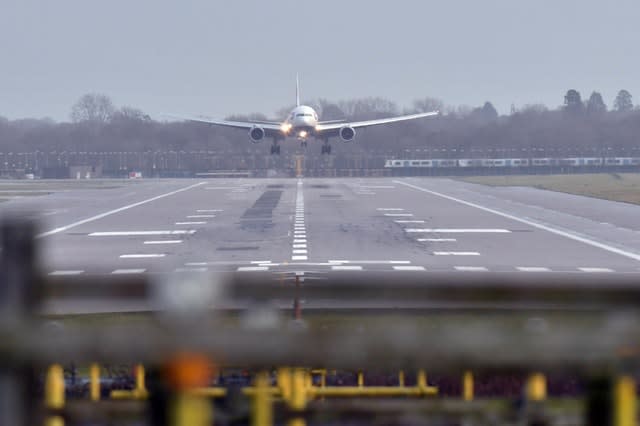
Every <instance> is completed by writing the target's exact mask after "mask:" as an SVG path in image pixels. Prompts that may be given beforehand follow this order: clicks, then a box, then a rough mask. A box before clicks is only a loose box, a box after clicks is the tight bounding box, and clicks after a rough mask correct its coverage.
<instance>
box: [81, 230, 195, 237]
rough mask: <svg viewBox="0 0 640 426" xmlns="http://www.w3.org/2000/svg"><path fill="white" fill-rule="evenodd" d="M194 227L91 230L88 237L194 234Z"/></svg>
mask: <svg viewBox="0 0 640 426" xmlns="http://www.w3.org/2000/svg"><path fill="white" fill-rule="evenodd" d="M195 233H196V231H195V229H184V230H176V231H106V232H92V233H90V234H89V236H90V237H136V236H148V235H187V234H188V235H192V234H195Z"/></svg>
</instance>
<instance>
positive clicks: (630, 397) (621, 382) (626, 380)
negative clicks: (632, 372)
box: [613, 376, 637, 426]
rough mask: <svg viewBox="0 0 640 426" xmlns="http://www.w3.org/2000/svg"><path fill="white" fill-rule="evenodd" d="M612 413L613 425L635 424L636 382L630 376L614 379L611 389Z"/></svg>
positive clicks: (625, 425) (627, 425)
mask: <svg viewBox="0 0 640 426" xmlns="http://www.w3.org/2000/svg"><path fill="white" fill-rule="evenodd" d="M613 397H614V401H613V407H614V408H613V413H614V425H615V426H635V425H636V424H637V422H636V415H637V414H636V411H637V402H636V382H635V380H634V379H633V377H631V376H620V377H618V378H616V379H615V384H614V390H613Z"/></svg>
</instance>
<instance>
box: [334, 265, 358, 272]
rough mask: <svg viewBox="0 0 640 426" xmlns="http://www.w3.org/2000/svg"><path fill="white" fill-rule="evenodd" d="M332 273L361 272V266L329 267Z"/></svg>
mask: <svg viewBox="0 0 640 426" xmlns="http://www.w3.org/2000/svg"><path fill="white" fill-rule="evenodd" d="M331 269H332V270H334V271H362V266H356V265H333V266H332V267H331Z"/></svg>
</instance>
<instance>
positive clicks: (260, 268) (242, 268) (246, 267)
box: [238, 266, 269, 272]
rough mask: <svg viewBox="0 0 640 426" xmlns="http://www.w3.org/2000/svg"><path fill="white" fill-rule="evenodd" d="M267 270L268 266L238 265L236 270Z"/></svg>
mask: <svg viewBox="0 0 640 426" xmlns="http://www.w3.org/2000/svg"><path fill="white" fill-rule="evenodd" d="M268 270H269V267H268V266H240V267H239V268H238V272H261V271H262V272H264V271H268Z"/></svg>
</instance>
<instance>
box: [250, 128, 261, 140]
mask: <svg viewBox="0 0 640 426" xmlns="http://www.w3.org/2000/svg"><path fill="white" fill-rule="evenodd" d="M249 138H250V139H251V142H253V143H259V142H262V139H264V129H263V128H262V127H258V126H254V127H252V128H251V130H249Z"/></svg>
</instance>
